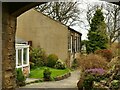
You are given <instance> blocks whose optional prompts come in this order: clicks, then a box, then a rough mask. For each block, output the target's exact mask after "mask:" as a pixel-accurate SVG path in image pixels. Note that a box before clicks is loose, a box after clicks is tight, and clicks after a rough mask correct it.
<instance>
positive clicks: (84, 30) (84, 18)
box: [71, 0, 104, 40]
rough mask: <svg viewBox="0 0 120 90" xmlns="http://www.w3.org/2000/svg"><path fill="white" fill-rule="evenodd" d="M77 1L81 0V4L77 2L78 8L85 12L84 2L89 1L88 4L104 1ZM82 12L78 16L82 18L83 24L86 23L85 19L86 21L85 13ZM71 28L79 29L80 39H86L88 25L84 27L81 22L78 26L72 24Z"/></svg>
mask: <svg viewBox="0 0 120 90" xmlns="http://www.w3.org/2000/svg"><path fill="white" fill-rule="evenodd" d="M77 1H78V2H80V3H81V2H82V4H79V6H78V7H79V8H80V9H83V10H84V11H85V12H86V10H87V4H86V3H90V4H96V3H97V4H98V3H101V2H104V1H100V0H77ZM85 12H84V13H82V14H81V15H80V17H81V18H82V20H84V21H85V24H87V21H86V17H85V16H86V13H85ZM71 28H73V29H75V30H76V31H79V32H80V33H82V40H87V33H88V30H87V29H89V27H87V29H86V27H85V25H84V24H83V23H80V25H79V26H72V27H71Z"/></svg>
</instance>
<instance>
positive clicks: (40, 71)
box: [30, 67, 70, 79]
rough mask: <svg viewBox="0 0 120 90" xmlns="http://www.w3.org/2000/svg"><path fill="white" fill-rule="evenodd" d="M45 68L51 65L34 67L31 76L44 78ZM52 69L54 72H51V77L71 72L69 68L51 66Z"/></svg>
mask: <svg viewBox="0 0 120 90" xmlns="http://www.w3.org/2000/svg"><path fill="white" fill-rule="evenodd" d="M45 68H49V67H39V68H36V69H33V70H31V71H30V78H40V79H42V78H43V71H44V69H45ZM49 69H50V71H51V72H52V73H51V78H55V77H57V76H61V75H64V74H66V73H69V72H70V70H69V69H68V68H66V69H63V70H62V69H54V68H49Z"/></svg>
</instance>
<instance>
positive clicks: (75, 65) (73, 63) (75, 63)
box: [72, 59, 78, 69]
mask: <svg viewBox="0 0 120 90" xmlns="http://www.w3.org/2000/svg"><path fill="white" fill-rule="evenodd" d="M77 67H78V62H77V59H74V60H73V62H72V68H73V69H76V68H77Z"/></svg>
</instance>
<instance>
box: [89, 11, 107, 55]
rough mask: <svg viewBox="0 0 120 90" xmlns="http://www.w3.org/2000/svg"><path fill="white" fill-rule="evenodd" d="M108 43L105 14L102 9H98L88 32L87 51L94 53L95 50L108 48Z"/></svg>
mask: <svg viewBox="0 0 120 90" xmlns="http://www.w3.org/2000/svg"><path fill="white" fill-rule="evenodd" d="M107 43H108V39H107V34H106V24H105V21H104V16H103V13H102V11H101V9H97V10H96V12H95V14H94V16H93V18H92V21H91V24H90V30H89V32H88V43H87V52H88V53H94V51H95V50H98V49H106V48H107Z"/></svg>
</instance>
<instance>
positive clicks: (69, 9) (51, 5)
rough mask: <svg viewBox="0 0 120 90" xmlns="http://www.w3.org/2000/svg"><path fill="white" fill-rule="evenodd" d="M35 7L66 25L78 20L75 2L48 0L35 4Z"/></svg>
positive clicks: (78, 11) (75, 22)
mask: <svg viewBox="0 0 120 90" xmlns="http://www.w3.org/2000/svg"><path fill="white" fill-rule="evenodd" d="M36 9H37V10H38V11H40V12H42V13H43V14H46V15H48V16H49V17H51V18H53V19H55V20H57V21H59V22H61V23H63V24H65V25H68V26H72V25H75V24H77V23H78V22H79V21H80V18H79V14H80V10H79V9H78V3H77V2H48V3H46V4H42V5H39V6H37V7H36Z"/></svg>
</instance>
